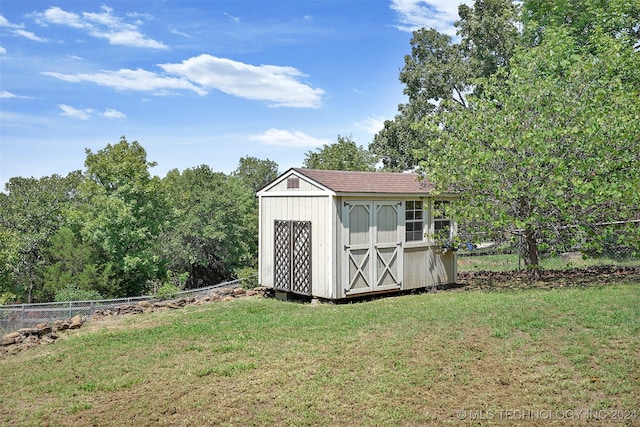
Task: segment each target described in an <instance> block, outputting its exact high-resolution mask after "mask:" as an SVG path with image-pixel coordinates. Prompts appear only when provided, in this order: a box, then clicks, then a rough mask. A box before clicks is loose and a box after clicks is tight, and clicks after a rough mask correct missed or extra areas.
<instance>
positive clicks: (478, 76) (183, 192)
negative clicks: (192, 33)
mask: <svg viewBox="0 0 640 427" xmlns="http://www.w3.org/2000/svg"><path fill="white" fill-rule="evenodd" d="M459 16H460V19H459V20H458V21H457V22H456V24H455V26H456V28H457V34H458V37H457V38H455V39H454V38H452V37H450V36H449V35H446V34H442V33H439V32H438V31H436V30H434V29H426V28H423V29H420V30H417V31H415V32H414V34H413V38H412V40H411V50H410V53H409V54H408V55H406V56H405V65H404V67H403V68H402V70H401V71H400V75H399V78H400V80H401V82H402V83H403V84H404V85H405V94H406V95H407V97H408V101H407V103H405V104H402V105H399V106H398V114H397V115H396V117H395V118H394V119H393V120H389V121H386V122H385V125H384V129H383V130H381V131H380V132H379V133H378V134H377V135H376V136H375V137H374V139H373V141H372V143H371V144H370V145H369V147H368V149H364V148H363V147H361V146H358V145H356V143H355V141H353V139H352V138H351V137H342V136H338V141H337V142H336V143H335V144H331V145H325V146H323V147H321V148H319V149H318V150H316V151H315V152H308V153H307V156H306V159H305V161H304V166H305V167H310V168H322V169H343V170H374V169H375V168H376V165H380V164H381V165H382V167H381V169H382V170H385V171H407V170H418V171H421V172H422V173H423V174H424V175H425V176H426V177H427V178H428V179H429V180H431V181H433V182H434V183H436V184H437V185H438V189H439V191H452V190H453V191H456V192H458V194H459V198H458V199H457V201H456V202H455V203H454V204H453V206H452V212H451V214H452V215H454V217H455V218H456V220H457V221H458V222H459V223H461V224H464V226H465V229H466V230H468V231H482V230H487V231H490V230H496V229H499V230H512V231H515V232H519V233H522V235H523V236H524V238H525V241H526V245H527V252H526V254H525V258H526V262H527V264H528V265H529V266H530V267H532V270H533V271H535V269H536V267H537V266H538V261H539V259H538V258H539V252H540V251H541V250H553V249H554V248H556V247H558V243H559V242H560V243H562V244H563V246H565V247H566V246H571V245H577V244H581V245H583V246H584V245H585V242H588V245H592V246H593V247H592V249H593V250H598V249H599V248H601V247H602V243H603V242H605V243H606V242H609V243H612V242H613V243H614V244H615V243H623V244H625V245H627V246H632V247H634V248H635V249H636V250H637V251H640V227H638V226H637V224H635V223H629V224H628V225H626V226H623V227H617V228H616V229H615V231H614V230H613V229H610V228H609V229H607V228H601V227H597V225H598V224H601V223H603V222H608V221H612V220H629V219H634V218H635V219H637V218H639V214H640V148H639V147H640V0H608V1H602V0H524V1H523V2H512V1H511V0H477V1H476V2H475V3H474V5H473V6H472V7H470V6H467V5H461V6H460V7H459ZM153 165H154V164H153V163H151V162H148V161H147V159H146V152H145V151H144V149H143V148H142V147H141V146H140V145H139V144H138V143H137V142H133V143H128V142H127V141H126V140H125V139H124V138H123V139H122V140H121V141H120V142H119V143H118V144H115V145H108V146H107V147H106V148H105V149H103V150H100V151H98V152H97V153H92V152H91V151H87V159H86V162H85V166H86V170H85V171H84V172H73V173H71V174H69V175H68V176H66V177H61V176H56V175H54V176H50V177H44V178H41V179H33V178H13V179H11V180H10V181H9V183H8V185H7V188H6V193H0V211H1V212H2V217H1V218H0V298H3V299H4V300H7V299H14V300H15V299H19V300H21V301H45V300H51V299H54V298H56V296H58V297H59V298H63V296H66V297H68V295H69V293H70V292H71V294H73V292H76V293H75V295H77V294H78V291H83V292H87V293H89V294H85V295H89V296H91V295H92V294H91V292H93V293H94V294H93V296H95V295H96V294H99V295H102V296H126V295H138V294H140V293H144V292H148V291H150V290H152V288H154V287H158V286H163V285H167V284H174V285H180V286H188V287H196V286H199V285H202V284H205V283H212V282H217V281H219V280H222V279H224V278H229V277H232V276H233V275H235V274H237V271H238V270H239V269H241V268H243V267H255V263H256V247H257V241H256V239H257V205H256V200H255V197H254V193H255V191H256V190H257V189H258V188H260V187H261V186H262V185H264V184H266V183H267V182H268V181H270V180H271V179H273V178H275V177H276V175H277V172H278V171H277V165H276V164H275V163H273V162H271V161H269V160H259V159H255V158H252V157H246V158H243V159H241V160H240V164H239V166H238V169H237V170H236V171H235V172H234V173H232V174H231V175H229V176H227V175H224V174H222V173H219V172H215V171H213V170H211V169H210V168H209V167H208V166H206V165H202V166H199V167H195V168H192V169H187V170H185V171H183V172H179V171H177V170H174V171H171V172H170V173H169V174H167V176H166V177H165V178H162V179H160V178H157V177H152V176H151V174H150V172H149V168H151V167H152V166H153ZM596 230H597V231H596ZM1 295H4V297H1ZM1 302H2V300H0V303H1Z"/></svg>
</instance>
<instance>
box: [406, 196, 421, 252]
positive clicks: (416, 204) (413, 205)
mask: <svg viewBox="0 0 640 427" xmlns="http://www.w3.org/2000/svg"><path fill="white" fill-rule="evenodd" d="M422 218H423V214H422V202H421V201H419V200H412V201H407V202H406V203H405V239H406V241H407V242H416V241H417V242H420V241H422V238H423V232H422V230H423V228H424V223H423V221H422Z"/></svg>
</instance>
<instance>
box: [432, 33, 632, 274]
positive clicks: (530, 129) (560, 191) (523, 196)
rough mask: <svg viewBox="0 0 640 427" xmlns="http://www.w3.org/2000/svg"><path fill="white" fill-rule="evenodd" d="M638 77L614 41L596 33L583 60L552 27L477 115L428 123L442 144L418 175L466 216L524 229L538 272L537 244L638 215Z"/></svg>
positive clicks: (474, 100)
mask: <svg viewBox="0 0 640 427" xmlns="http://www.w3.org/2000/svg"><path fill="white" fill-rule="evenodd" d="M639 70H640V60H639V57H638V55H637V53H636V52H634V50H633V48H632V47H631V46H630V45H628V44H626V43H624V42H621V41H620V40H619V39H616V38H614V37H612V36H609V35H606V34H602V33H598V34H596V35H595V36H594V37H592V38H591V40H590V44H589V48H588V49H581V46H580V45H579V43H577V42H576V39H575V38H573V37H572V36H571V35H570V33H569V32H567V31H566V30H563V29H556V30H554V29H551V28H547V29H546V31H545V39H544V40H543V41H542V42H541V44H540V45H539V46H536V47H534V48H531V49H527V50H522V51H520V52H519V53H518V54H516V55H515V56H514V57H513V58H512V61H511V68H510V71H509V72H506V71H505V72H500V73H497V74H496V75H494V76H492V77H490V78H488V79H484V80H483V81H482V85H483V87H484V89H485V90H484V91H483V93H481V94H478V95H476V96H473V97H471V98H470V102H471V104H472V108H470V109H460V108H459V109H453V110H450V111H443V112H440V113H439V114H434V115H431V116H428V117H426V118H425V120H424V121H423V124H422V126H425V127H427V128H429V129H431V130H432V131H434V132H438V133H439V137H438V138H437V139H433V140H428V141H425V144H424V148H423V155H424V158H425V160H424V161H423V162H422V166H423V167H424V169H425V170H426V172H427V175H428V176H429V178H430V179H432V180H434V181H435V182H437V183H438V184H439V185H440V186H441V188H442V189H455V190H458V191H460V193H461V197H460V204H459V205H461V206H462V207H463V209H462V210H460V211H459V214H461V215H463V217H465V218H468V219H470V220H475V221H478V220H480V221H488V222H489V223H490V225H491V226H492V227H505V228H507V227H508V228H515V229H521V230H524V236H525V239H526V242H527V246H528V252H527V254H526V255H527V256H526V261H527V264H530V265H532V266H536V265H537V264H538V244H539V243H540V242H544V243H545V244H546V245H547V246H548V247H550V244H551V243H552V242H554V241H557V240H559V239H573V238H576V237H579V236H580V233H579V232H580V231H581V230H583V231H584V232H585V233H586V232H588V230H589V226H594V225H595V224H597V223H598V222H601V221H606V220H611V218H612V216H613V218H614V219H623V220H624V219H631V218H632V217H633V216H634V215H636V214H637V208H638V206H640V193H639V192H638V191H637V189H638V188H640V169H638V167H637V165H638V164H639V162H640V152H639V151H638V149H637V147H638V143H639V141H640V128H639V127H638V126H637V123H638V120H639V118H640V92H639V90H638V88H639V87H640V71H639ZM637 230H638V229H637V228H636V232H635V236H636V239H635V241H636V242H637V241H640V239H638V237H640V236H638V231H637ZM575 243H578V241H577V239H576V241H575Z"/></svg>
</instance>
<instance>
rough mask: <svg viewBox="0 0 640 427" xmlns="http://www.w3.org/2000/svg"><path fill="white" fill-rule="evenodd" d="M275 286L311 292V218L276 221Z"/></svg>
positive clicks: (282, 288) (304, 292)
mask: <svg viewBox="0 0 640 427" xmlns="http://www.w3.org/2000/svg"><path fill="white" fill-rule="evenodd" d="M274 245H275V247H274V264H273V265H274V278H273V287H274V289H278V290H283V291H287V292H294V293H298V294H304V295H311V222H310V221H281V220H276V221H274Z"/></svg>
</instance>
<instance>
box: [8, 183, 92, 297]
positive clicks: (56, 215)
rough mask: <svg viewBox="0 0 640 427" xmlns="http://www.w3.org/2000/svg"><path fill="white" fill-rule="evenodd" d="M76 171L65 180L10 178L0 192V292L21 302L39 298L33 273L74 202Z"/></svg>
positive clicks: (37, 278)
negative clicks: (0, 255)
mask: <svg viewBox="0 0 640 427" xmlns="http://www.w3.org/2000/svg"><path fill="white" fill-rule="evenodd" d="M81 179H82V178H81V175H80V172H73V173H70V174H69V175H68V176H67V177H61V176H59V175H52V176H47V177H43V178H39V179H36V178H22V177H15V178H11V179H10V180H9V182H8V183H7V184H6V186H5V190H6V194H5V193H0V212H2V215H0V236H2V239H0V253H2V255H3V256H2V257H1V258H0V284H1V285H2V288H1V289H0V291H1V292H0V293H5V292H7V293H12V294H14V295H16V297H17V298H19V299H20V300H22V301H27V302H32V301H34V300H38V299H40V298H41V290H42V281H41V280H40V277H39V276H38V274H37V270H38V268H39V267H41V266H42V265H44V264H45V263H46V259H45V258H44V256H43V249H44V247H45V245H46V244H47V242H48V240H49V239H50V238H51V236H52V235H54V234H55V233H56V232H57V230H58V229H59V228H60V227H62V226H63V225H64V224H65V223H66V218H65V211H66V210H67V209H68V207H69V206H70V205H71V203H72V201H73V200H74V199H75V194H76V189H77V188H78V186H79V183H80V181H81Z"/></svg>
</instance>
